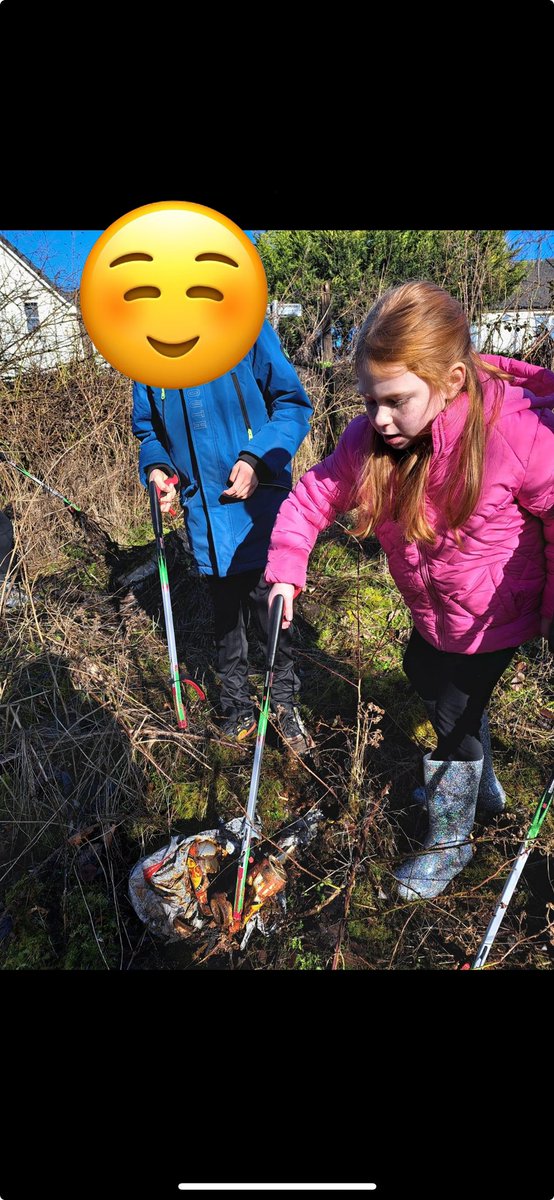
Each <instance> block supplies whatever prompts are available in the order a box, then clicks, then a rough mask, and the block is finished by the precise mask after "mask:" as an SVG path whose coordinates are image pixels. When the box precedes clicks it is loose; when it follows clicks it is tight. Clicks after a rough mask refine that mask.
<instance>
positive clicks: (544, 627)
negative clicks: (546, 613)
mask: <svg viewBox="0 0 554 1200" xmlns="http://www.w3.org/2000/svg"><path fill="white" fill-rule="evenodd" d="M541 634H542V636H543V638H546V640H547V642H548V649H549V650H551V651H552V654H554V617H553V618H552V620H550V618H549V617H542V619H541Z"/></svg>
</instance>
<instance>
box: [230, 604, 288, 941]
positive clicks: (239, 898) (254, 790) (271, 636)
mask: <svg viewBox="0 0 554 1200" xmlns="http://www.w3.org/2000/svg"><path fill="white" fill-rule="evenodd" d="M283 604H284V600H283V597H282V596H279V595H277V596H276V597H275V599H274V601H273V604H272V605H271V608H270V610H269V632H268V638H267V667H266V673H265V681H264V690H263V696H262V707H261V709H260V717H259V721H258V732H257V734H256V748H255V750H254V764H253V767H252V779H251V781H250V792H249V794H248V805H247V808H246V817H245V819H244V832H243V835H242V846H241V850H240V857H239V865H238V872H237V884H236V888H235V899H234V903H233V920H234V921H235V922H237V921H238V922H240V919H241V916H242V910H243V906H244V890H245V887H246V876H247V874H248V864H249V860H250V842H251V840H252V829H253V822H254V817H255V813H256V800H257V797H258V788H259V785H260V769H261V765H262V755H263V752H264V745H265V736H266V733H267V719H268V716H269V700H270V695H271V686H272V683H273V668H274V666H275V655H276V653H277V646H278V644H279V635H280V633H281V622H282V620H283Z"/></svg>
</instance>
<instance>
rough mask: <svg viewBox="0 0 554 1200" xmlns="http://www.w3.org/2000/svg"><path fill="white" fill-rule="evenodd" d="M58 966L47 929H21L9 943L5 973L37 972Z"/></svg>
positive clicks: (3, 964)
mask: <svg viewBox="0 0 554 1200" xmlns="http://www.w3.org/2000/svg"><path fill="white" fill-rule="evenodd" d="M56 966H58V962H57V955H56V953H55V951H54V949H53V947H52V944H51V942H50V939H49V936H48V931H47V930H46V929H34V930H32V929H21V930H20V931H19V932H16V933H15V935H14V937H13V940H10V942H9V943H8V946H7V949H6V952H5V957H4V961H3V962H2V964H1V966H0V969H1V970H3V971H37V970H44V969H45V968H49V967H50V968H53V967H56Z"/></svg>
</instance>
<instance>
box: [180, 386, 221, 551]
mask: <svg viewBox="0 0 554 1200" xmlns="http://www.w3.org/2000/svg"><path fill="white" fill-rule="evenodd" d="M179 395H180V397H181V404H182V407H183V418H184V422H185V432H186V435H187V441H188V444H189V451H190V461H191V463H192V475H193V479H196V481H197V483H198V490H199V492H200V495H201V497H202V504H203V506H204V512H205V515H206V529H207V533H208V548H209V554H210V558H211V561H212V567H213V568H214V575H219V564H218V561H217V554H216V552H215V542H214V536H213V533H212V527H211V524H210V514H209V511H208V505H207V503H206V494H205V492H204V488H203V486H202V479H201V477H200V471H199V470H198V459H197V457H196V452H195V449H194V443H193V440H192V433H191V428H190V424H189V415H188V412H187V406H186V403H185V397H184V393H183V389H182V388H179Z"/></svg>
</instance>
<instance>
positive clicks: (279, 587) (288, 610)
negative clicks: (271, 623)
mask: <svg viewBox="0 0 554 1200" xmlns="http://www.w3.org/2000/svg"><path fill="white" fill-rule="evenodd" d="M295 591H296V588H295V586H294V584H293V583H274V584H273V586H272V588H271V591H270V593H269V596H268V597H267V607H268V609H271V605H272V604H273V601H274V599H275V597H276V596H282V597H283V600H284V605H283V622H282V628H283V629H288V627H289V625H290V623H291V621H292V618H293V611H292V602H293V600H294V593H295Z"/></svg>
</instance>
